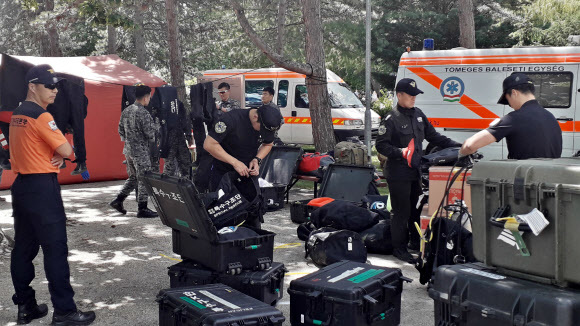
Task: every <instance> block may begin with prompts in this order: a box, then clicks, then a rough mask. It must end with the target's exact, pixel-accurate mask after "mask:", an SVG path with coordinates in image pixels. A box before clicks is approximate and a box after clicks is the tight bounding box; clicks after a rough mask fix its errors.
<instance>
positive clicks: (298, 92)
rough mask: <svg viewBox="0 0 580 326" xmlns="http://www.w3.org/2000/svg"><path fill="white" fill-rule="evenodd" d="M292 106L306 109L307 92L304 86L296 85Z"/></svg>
mask: <svg viewBox="0 0 580 326" xmlns="http://www.w3.org/2000/svg"><path fill="white" fill-rule="evenodd" d="M294 106H295V107H297V108H308V107H309V106H308V91H307V90H306V85H296V89H295V91H294Z"/></svg>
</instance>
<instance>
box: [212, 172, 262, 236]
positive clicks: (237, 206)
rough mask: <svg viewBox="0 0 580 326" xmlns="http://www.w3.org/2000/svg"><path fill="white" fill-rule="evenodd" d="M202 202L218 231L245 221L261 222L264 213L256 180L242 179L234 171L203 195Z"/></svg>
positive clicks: (225, 175)
mask: <svg viewBox="0 0 580 326" xmlns="http://www.w3.org/2000/svg"><path fill="white" fill-rule="evenodd" d="M202 200H203V202H204V204H205V207H206V208H207V212H208V214H209V217H210V218H211V220H212V222H213V224H214V226H215V227H216V229H218V230H219V229H221V228H222V227H224V226H233V225H239V224H240V223H241V222H243V221H245V220H247V219H248V220H250V219H251V220H255V219H258V218H259V219H260V220H262V216H263V214H264V211H265V210H264V202H263V199H262V192H261V190H260V186H259V184H258V178H248V177H242V176H240V175H239V174H238V173H237V172H236V171H230V172H228V173H226V174H224V176H223V177H222V179H221V180H220V183H219V186H218V188H217V190H216V191H215V192H210V193H207V194H203V195H202ZM249 226H255V225H252V224H250V225H249Z"/></svg>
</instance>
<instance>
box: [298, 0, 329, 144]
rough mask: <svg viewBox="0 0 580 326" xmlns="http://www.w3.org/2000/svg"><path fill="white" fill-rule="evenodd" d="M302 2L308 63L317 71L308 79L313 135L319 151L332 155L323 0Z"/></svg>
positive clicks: (302, 0)
mask: <svg viewBox="0 0 580 326" xmlns="http://www.w3.org/2000/svg"><path fill="white" fill-rule="evenodd" d="M301 2H302V17H303V18H304V29H305V33H306V62H308V63H310V65H311V66H312V70H313V73H312V75H309V76H307V77H306V87H307V88H308V103H309V104H310V117H311V119H312V136H313V138H314V145H315V147H316V151H319V152H328V151H331V150H333V149H334V145H335V144H336V139H335V137H334V130H333V127H332V116H331V112H330V102H329V100H328V85H327V82H326V58H325V55H324V46H323V44H324V38H323V27H322V17H321V16H320V0H301Z"/></svg>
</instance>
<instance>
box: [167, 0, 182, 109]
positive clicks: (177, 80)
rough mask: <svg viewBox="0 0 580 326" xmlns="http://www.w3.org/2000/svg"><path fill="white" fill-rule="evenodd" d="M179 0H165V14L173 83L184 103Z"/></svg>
mask: <svg viewBox="0 0 580 326" xmlns="http://www.w3.org/2000/svg"><path fill="white" fill-rule="evenodd" d="M176 2H177V0H165V15H166V18H167V38H168V43H169V69H170V70H171V84H172V85H173V86H175V87H177V96H178V97H179V100H180V101H181V102H183V103H186V101H185V76H184V73H183V62H182V55H181V46H180V44H179V30H178V26H177V10H176V8H175V3H176Z"/></svg>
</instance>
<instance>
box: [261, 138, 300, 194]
mask: <svg viewBox="0 0 580 326" xmlns="http://www.w3.org/2000/svg"><path fill="white" fill-rule="evenodd" d="M302 153H303V150H302V148H301V147H295V146H273V147H272V149H271V150H270V153H269V154H268V156H266V157H265V158H264V160H263V162H262V165H261V166H260V178H262V179H264V180H266V181H268V182H269V183H271V184H278V185H288V184H290V181H292V176H293V175H294V174H295V173H296V169H297V168H298V160H299V158H300V157H301V156H302Z"/></svg>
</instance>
